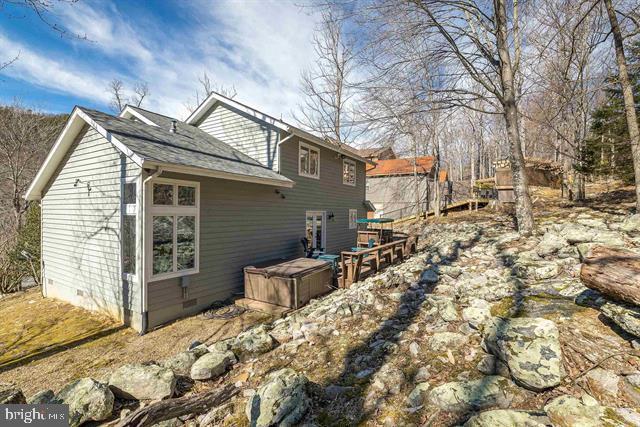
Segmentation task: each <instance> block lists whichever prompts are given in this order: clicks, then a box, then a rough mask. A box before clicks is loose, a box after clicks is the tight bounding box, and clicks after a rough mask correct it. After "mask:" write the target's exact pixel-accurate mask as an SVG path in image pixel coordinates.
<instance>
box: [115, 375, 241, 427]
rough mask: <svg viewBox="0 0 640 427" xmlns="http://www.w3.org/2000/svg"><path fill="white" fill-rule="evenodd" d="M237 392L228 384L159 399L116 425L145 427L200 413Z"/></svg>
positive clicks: (119, 426) (237, 391)
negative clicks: (173, 397) (215, 388)
mask: <svg viewBox="0 0 640 427" xmlns="http://www.w3.org/2000/svg"><path fill="white" fill-rule="evenodd" d="M239 392H240V389H238V388H236V387H235V386H234V385H233V384H228V385H227V386H225V387H224V388H222V389H218V390H212V391H210V392H207V393H202V394H195V395H192V396H184V397H178V398H176V399H167V400H161V401H159V402H156V403H152V404H151V405H149V406H145V407H144V408H141V409H138V410H136V411H133V412H132V413H131V414H129V415H128V416H127V417H126V418H125V419H124V420H122V421H121V422H120V423H118V424H117V427H146V426H152V425H154V424H157V423H159V422H160V421H166V420H170V419H172V418H175V417H180V416H183V415H187V414H201V413H203V412H205V411H208V410H211V409H213V408H215V407H216V406H220V405H221V404H223V403H224V402H226V401H227V400H229V399H231V398H232V397H233V396H235V395H236V394H238V393H239Z"/></svg>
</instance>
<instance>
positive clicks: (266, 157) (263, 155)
mask: <svg viewBox="0 0 640 427" xmlns="http://www.w3.org/2000/svg"><path fill="white" fill-rule="evenodd" d="M198 127H199V128H200V129H202V130H203V131H205V132H207V133H209V134H210V135H213V136H214V137H216V138H218V139H219V140H221V141H224V142H226V143H227V144H229V145H231V146H232V147H233V148H235V149H237V150H239V151H241V152H243V153H244V154H246V155H248V156H250V157H252V158H254V159H255V160H257V161H259V162H260V163H262V164H263V165H265V166H267V167H269V168H271V169H273V170H278V164H277V162H278V156H277V153H278V137H279V133H278V130H277V129H276V128H275V127H274V126H271V125H269V124H268V123H265V122H263V121H261V120H257V119H256V118H255V117H251V116H249V115H248V114H246V113H244V112H242V111H240V110H236V109H235V108H233V107H228V106H226V105H221V104H216V105H214V106H213V107H212V110H211V111H210V112H209V113H208V115H206V116H205V119H204V120H203V121H202V122H201V123H200V124H198Z"/></svg>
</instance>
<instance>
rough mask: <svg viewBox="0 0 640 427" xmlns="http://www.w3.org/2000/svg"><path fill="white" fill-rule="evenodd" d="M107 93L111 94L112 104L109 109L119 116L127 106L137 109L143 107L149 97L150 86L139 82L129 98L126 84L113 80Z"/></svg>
mask: <svg viewBox="0 0 640 427" xmlns="http://www.w3.org/2000/svg"><path fill="white" fill-rule="evenodd" d="M107 91H108V92H109V93H110V94H111V102H110V103H109V107H110V108H111V110H112V111H113V112H114V113H116V114H118V113H120V112H121V111H122V110H124V107H126V106H127V104H131V105H133V106H135V107H141V106H142V103H143V102H144V100H145V99H146V98H148V97H149V94H150V91H149V85H147V83H145V82H137V83H136V84H134V86H133V95H131V96H130V97H129V96H127V94H126V91H125V87H124V84H123V83H122V80H119V79H113V80H111V81H110V82H109V85H108V86H107Z"/></svg>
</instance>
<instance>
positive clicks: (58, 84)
mask: <svg viewBox="0 0 640 427" xmlns="http://www.w3.org/2000/svg"><path fill="white" fill-rule="evenodd" d="M0 52H6V53H7V54H8V55H6V56H7V57H10V58H14V57H15V56H16V55H18V60H17V61H15V62H14V63H13V64H12V65H11V66H9V67H7V68H6V69H5V70H3V72H4V73H7V74H8V75H10V76H12V77H14V78H16V79H20V80H23V81H27V82H29V83H31V84H33V85H37V86H40V87H44V88H49V89H52V90H54V91H56V92H61V93H67V94H73V95H75V96H78V97H80V98H84V99H93V100H95V101H98V102H105V103H106V102H108V101H109V97H108V95H107V93H106V92H105V91H104V90H96V89H97V88H104V83H103V80H102V79H101V78H100V77H98V76H97V75H96V73H95V72H92V71H91V70H89V69H86V68H84V69H83V68H81V66H80V64H72V63H69V62H67V61H63V62H60V61H57V60H54V59H50V58H47V57H46V56H45V55H43V54H42V53H40V52H37V51H34V50H32V49H30V48H29V47H27V46H24V45H21V44H19V43H16V42H14V41H12V40H9V39H8V38H7V37H5V36H4V35H3V34H0ZM45 107H46V106H45Z"/></svg>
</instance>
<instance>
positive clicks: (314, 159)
mask: <svg viewBox="0 0 640 427" xmlns="http://www.w3.org/2000/svg"><path fill="white" fill-rule="evenodd" d="M298 157H299V164H298V174H300V175H302V176H308V177H310V178H320V150H319V149H317V148H314V147H312V146H310V145H307V144H305V143H303V142H301V143H300V150H299V156H298Z"/></svg>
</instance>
